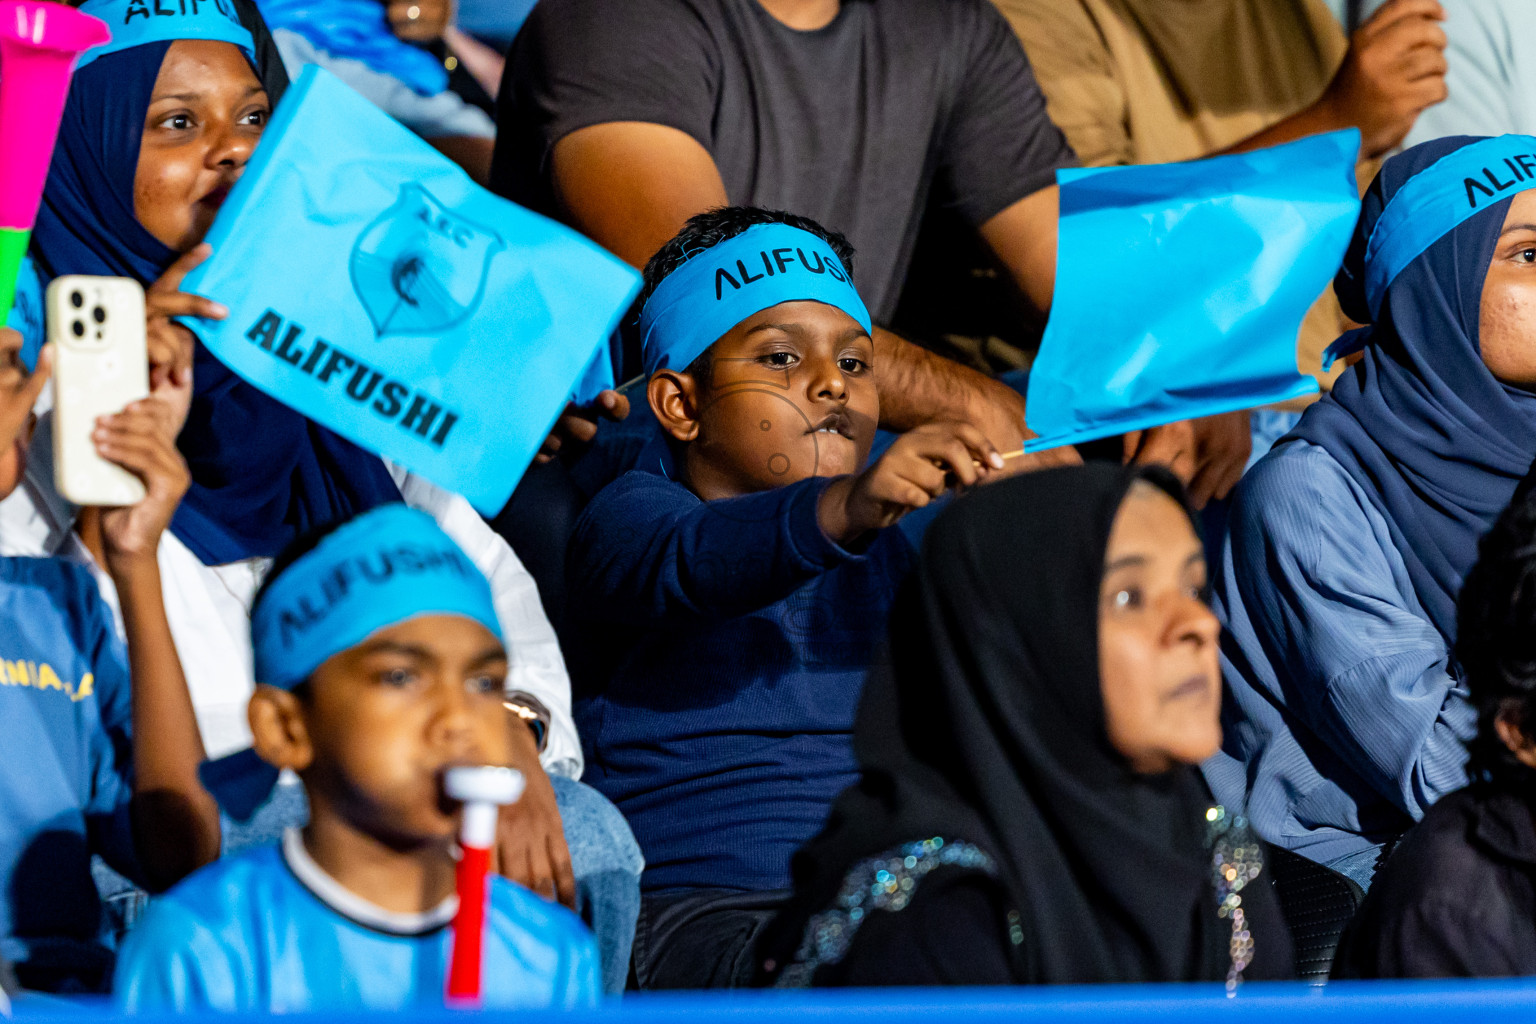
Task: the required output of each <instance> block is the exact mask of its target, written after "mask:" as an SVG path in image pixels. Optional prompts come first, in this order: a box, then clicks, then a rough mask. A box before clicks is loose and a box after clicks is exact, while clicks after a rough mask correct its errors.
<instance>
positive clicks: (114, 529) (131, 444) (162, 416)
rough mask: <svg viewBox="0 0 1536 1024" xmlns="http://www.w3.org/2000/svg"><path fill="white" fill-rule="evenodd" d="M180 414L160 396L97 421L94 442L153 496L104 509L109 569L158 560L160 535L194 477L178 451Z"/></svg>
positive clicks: (103, 518) (134, 404)
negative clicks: (157, 551) (177, 435)
mask: <svg viewBox="0 0 1536 1024" xmlns="http://www.w3.org/2000/svg"><path fill="white" fill-rule="evenodd" d="M178 427H179V421H178V417H177V413H176V410H174V409H173V408H171V406H170V405H168V404H167V403H166V402H164V401H162V400H160V399H158V398H146V399H144V400H142V401H139V402H134V403H133V404H132V405H130V406H128V407H127V408H126V409H124V410H123V411H122V412H120V413H117V414H116V415H113V416H102V417H100V418H98V419H97V421H96V429H95V430H94V431H93V432H92V434H91V439H92V440H93V441H95V442H96V451H97V452H99V453H100V454H101V457H102V458H104V459H106V460H107V461H108V462H115V463H116V464H117V465H119V466H122V467H123V468H124V469H126V470H128V471H129V472H130V473H132V474H133V475H134V476H136V477H138V478H139V479H140V480H142V481H144V489H145V490H146V491H147V492H148V493H146V494H145V496H144V499H143V500H142V501H140V502H139V503H138V504H137V505H130V506H127V507H124V508H114V509H106V510H103V512H102V515H101V532H102V542H103V544H104V546H105V548H106V555H107V567H108V569H110V570H113V571H114V572H115V571H116V570H117V569H119V568H123V567H126V566H128V565H130V564H132V563H133V562H135V561H138V560H143V559H146V558H147V559H149V560H151V561H153V559H154V557H155V552H156V549H157V548H158V547H159V545H160V535H161V534H162V533H164V532H165V528H166V527H167V526H169V525H170V522H171V516H172V515H173V514H174V513H175V512H176V506H177V505H178V504H180V503H181V498H182V495H184V494H186V493H187V486H188V485H189V484H190V483H191V481H192V477H191V474H190V473H188V472H187V464H186V461H185V460H184V459H182V457H181V453H180V452H179V451H177V450H176V432H177V429H178Z"/></svg>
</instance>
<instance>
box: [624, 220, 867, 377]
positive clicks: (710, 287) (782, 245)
mask: <svg viewBox="0 0 1536 1024" xmlns="http://www.w3.org/2000/svg"><path fill="white" fill-rule="evenodd" d="M802 300H811V301H815V302H825V303H826V304H827V305H829V306H835V307H837V308H838V309H840V310H842V311H843V312H844V313H847V314H848V315H849V316H851V317H853V318H854V319H855V320H857V321H858V322H859V326H861V327H863V328H864V330H866V331H872V330H873V329H874V328H873V326H872V325H871V323H870V319H869V310H868V309H866V308H865V307H864V300H863V299H861V298H859V293H858V291H857V290H855V289H854V287H853V282H851V281H850V280H849V279H848V271H847V269H846V268H845V267H844V266H843V263H842V261H841V260H839V259H838V258H837V254H836V253H834V252H833V251H832V247H831V246H829V245H828V244H827V243H826V242H825V241H823V240H822V239H821V238H819V237H818V236H816V235H813V234H811V233H810V232H809V231H802V230H801V229H799V228H792V227H790V226H789V225H787V224H758V225H755V226H754V227H750V228H748V229H747V230H745V231H743V232H742V233H741V234H739V235H735V236H733V237H731V238H727V239H726V240H725V241H723V242H721V243H719V244H718V245H715V246H712V247H711V248H709V249H705V250H704V251H703V252H700V253H697V254H696V255H693V256H691V257H689V259H688V262H686V263H684V264H683V265H682V266H680V267H678V268H677V269H676V270H674V271H672V273H671V274H669V275H668V276H667V277H666V279H665V280H663V281H662V282H661V284H660V285H658V286H657V287H656V290H655V291H654V292H652V293H651V297H650V298H649V299H648V300H646V303H645V308H644V309H643V310H642V311H641V313H640V345H641V356H642V358H643V360H644V363H645V373H646V376H650V375H651V374H653V373H655V372H656V371H657V370H664V369H673V370H681V369H684V368H686V367H687V366H688V364H689V363H691V362H693V361H694V360H695V359H697V358H698V357H699V356H701V355H703V354H704V351H705V349H707V348H709V346H711V345H713V344H714V343H715V342H717V341H719V340H720V338H721V337H722V336H724V335H725V334H726V333H727V332H728V331H730V329H731V328H732V327H735V326H736V325H737V324H739V323H741V322H742V321H743V320H745V319H746V318H747V317H749V316H751V315H753V314H754V313H760V312H762V311H763V310H765V309H767V308H768V307H770V306H777V305H778V304H779V303H781V302H799V301H802Z"/></svg>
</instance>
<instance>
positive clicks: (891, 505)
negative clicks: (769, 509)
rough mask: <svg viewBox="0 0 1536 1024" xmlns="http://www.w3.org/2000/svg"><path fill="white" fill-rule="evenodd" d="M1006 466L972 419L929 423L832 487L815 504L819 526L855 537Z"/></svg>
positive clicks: (844, 538)
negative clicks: (954, 487) (966, 421)
mask: <svg viewBox="0 0 1536 1024" xmlns="http://www.w3.org/2000/svg"><path fill="white" fill-rule="evenodd" d="M1002 468H1003V459H1002V456H1000V455H998V453H997V449H996V448H994V447H992V442H990V441H988V440H987V438H986V435H985V434H983V433H982V432H981V431H980V430H978V429H976V428H975V427H973V426H971V425H970V424H969V423H957V422H947V423H926V424H924V425H923V426H920V427H916V428H914V429H912V430H909V431H907V432H906V433H905V434H902V435H901V436H900V437H899V438H897V439H896V443H895V444H893V445H891V447H890V448H889V449H887V450H886V453H885V454H884V455H882V456H880V459H879V461H878V462H876V463H875V464H874V465H872V466H869V467H868V468H867V469H865V470H864V472H862V473H860V474H858V475H857V476H849V477H843V478H842V479H840V480H838V481H836V482H834V483H833V484H832V486H831V487H828V488H827V490H826V491H825V492H824V493H823V494H822V497H821V504H820V506H819V507H818V508H817V512H818V513H819V517H820V520H821V528H822V529H823V530H824V531H826V534H827V536H829V537H831V538H832V539H833V540H835V541H837V542H838V543H847V542H849V541H854V540H857V539H858V538H859V537H862V536H863V535H864V534H866V533H869V532H870V531H872V530H880V529H883V528H885V527H887V526H890V525H892V524H893V523H895V522H896V521H897V520H898V519H900V518H901V517H902V516H904V515H906V514H907V513H908V512H910V511H912V510H913V509H916V508H922V507H923V506H924V505H927V504H928V503H929V502H930V501H932V500H933V499H934V498H937V497H938V496H939V495H941V494H943V493H944V492H945V491H946V490H948V489H949V488H950V487H951V486H955V485H957V486H960V487H970V486H971V485H973V484H975V483H977V482H978V481H981V480H984V479H986V477H987V475H988V474H990V473H992V472H995V471H997V470H1000V469H1002Z"/></svg>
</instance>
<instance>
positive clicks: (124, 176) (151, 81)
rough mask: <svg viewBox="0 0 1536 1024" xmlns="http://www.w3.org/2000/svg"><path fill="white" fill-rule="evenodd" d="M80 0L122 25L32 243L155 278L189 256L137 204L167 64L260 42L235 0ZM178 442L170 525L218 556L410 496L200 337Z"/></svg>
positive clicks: (64, 137) (270, 552) (108, 269)
mask: <svg viewBox="0 0 1536 1024" xmlns="http://www.w3.org/2000/svg"><path fill="white" fill-rule="evenodd" d="M81 10H83V11H85V12H86V13H88V14H94V15H96V16H97V17H99V18H101V19H103V20H104V21H106V22H107V25H108V26H109V27H110V28H111V30H112V34H113V37H112V41H111V42H110V43H108V44H107V45H106V46H103V47H101V48H99V49H97V50H92V51H90V52H88V53H87V54H85V55H84V57H83V58H82V63H83V66H82V67H81V68H80V70H79V71H77V72H76V73H75V77H74V81H73V82H72V84H71V86H70V90H69V99H68V101H67V103H66V104H65V108H64V117H63V121H62V123H61V125H60V127H59V141H58V146H57V148H56V149H55V150H54V155H53V163H52V165H51V166H50V168H49V172H48V181H47V184H46V185H45V186H44V189H43V200H42V205H41V208H40V209H39V211H38V215H37V226H36V227H35V228H34V230H33V232H32V251H33V253H34V255H35V256H36V257H37V259H38V261H39V263H40V264H41V269H42V270H43V271H44V273H45V274H46V275H47V276H50V277H53V276H58V275H61V274H98V275H107V276H115V277H131V278H134V279H136V280H137V281H139V282H140V283H141V284H143V285H145V286H148V285H150V284H152V283H153V282H154V281H155V280H157V279H158V278H159V277H160V275H161V274H162V273H163V272H164V271H165V269H166V268H167V267H168V266H170V264H171V263H172V262H173V261H174V260H175V259H176V253H175V252H174V251H172V250H171V249H170V248H169V247H167V246H165V245H164V244H162V243H161V242H160V241H158V240H157V239H156V238H155V237H154V236H153V235H151V234H150V233H149V231H148V230H146V229H145V228H144V226H143V225H142V224H140V223H139V221H138V218H137V217H136V216H135V214H134V200H133V183H134V176H135V173H136V171H137V168H138V161H139V144H140V140H141V137H142V134H143V130H144V119H145V115H146V112H147V111H148V109H149V100H150V96H151V95H152V93H153V91H154V85H155V79H156V77H157V76H158V75H159V73H160V65H161V63H162V62H163V61H164V60H165V55H166V53H167V51H169V49H170V47H171V43H172V42H173V41H175V40H177V39H209V40H215V41H219V42H227V43H232V44H233V45H235V46H238V47H240V48H241V50H242V51H243V52H244V53H245V55H246V57H247V59H251V60H252V61H253V66H254V64H255V61H254V56H253V51H254V44H253V41H252V37H251V34H250V32H248V31H247V30H246V29H245V28H244V27H242V26H241V24H240V22H239V20H238V19H237V18H236V16H235V14H234V11H233V7H232V5H231V4H230V3H229V0H164V2H158V3H157V2H156V0H147V2H146V0H88V2H87V3H85V4H83V5H82V6H81ZM157 10H158V11H167V12H172V13H165V14H158V15H157V14H155V13H154V12H155V11H157ZM258 73H259V69H258ZM177 443H178V445H179V446H180V448H181V451H182V454H183V455H185V456H186V459H187V464H188V467H189V468H190V469H191V472H192V485H191V488H190V489H189V490H188V492H187V495H186V497H185V498H184V499H183V501H182V503H181V507H180V508H179V509H178V510H177V512H176V518H175V519H174V520H173V521H172V523H171V529H172V532H174V533H175V534H176V536H177V537H178V538H180V540H181V541H182V543H184V544H186V545H187V547H188V548H189V549H191V551H192V552H193V553H194V554H196V555H197V556H198V558H200V559H201V560H202V561H203V562H204V563H206V564H209V565H220V564H224V563H227V562H236V561H241V560H243V559H247V558H255V557H271V556H274V555H276V554H277V553H278V552H279V551H281V550H282V549H283V548H284V547H285V546H286V545H287V544H288V543H290V542H291V541H293V540H294V539H295V538H296V537H298V536H300V535H302V534H304V533H307V532H309V531H311V530H314V529H318V528H320V527H322V526H324V525H326V524H328V523H332V522H336V521H339V520H341V519H345V518H347V517H348V516H351V515H354V514H356V513H358V512H362V511H365V510H366V509H369V508H372V507H373V506H375V505H378V504H380V503H381V502H385V501H398V500H399V498H400V492H399V490H398V488H396V487H395V484H394V481H393V480H392V479H391V477H390V475H389V472H388V470H387V469H386V468H385V466H384V464H383V462H381V461H380V460H379V459H378V458H377V457H376V456H374V455H372V454H370V453H368V452H365V451H363V450H362V449H361V448H358V447H357V446H356V445H354V444H352V443H351V442H349V441H346V440H344V439H343V438H341V437H339V436H338V435H336V434H333V433H331V432H330V431H329V430H326V429H325V428H323V427H320V426H318V425H316V424H314V423H312V422H310V421H309V420H307V419H305V418H304V417H303V416H301V415H299V414H298V413H296V412H294V411H293V410H291V409H289V408H288V407H287V406H285V405H283V404H281V403H280V402H277V401H276V400H274V399H272V398H269V397H267V396H266V395H265V394H263V393H262V392H260V391H258V390H257V389H256V388H254V387H252V386H251V385H249V384H247V383H245V381H243V380H241V379H240V378H239V377H237V376H236V375H235V374H234V373H233V372H231V371H230V370H229V369H228V368H227V367H225V366H224V365H223V364H222V363H220V362H219V361H218V360H217V359H215V358H214V357H213V356H212V355H210V354H209V353H208V351H207V350H206V349H204V348H203V346H202V345H201V344H199V345H198V346H197V349H196V354H195V356H194V358H193V396H192V408H191V412H190V414H189V415H188V417H187V425H186V427H185V429H184V430H183V431H182V433H181V437H180V438H179V439H178V442H177Z"/></svg>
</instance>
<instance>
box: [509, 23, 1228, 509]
mask: <svg viewBox="0 0 1536 1024" xmlns="http://www.w3.org/2000/svg"><path fill="white" fill-rule="evenodd" d="M500 103H501V106H500V110H499V117H498V120H499V125H498V128H499V133H498V140H497V148H496V158H495V162H494V165H493V167H492V185H493V187H494V188H495V189H496V190H497V191H498V192H500V193H501V194H503V195H505V196H508V197H509V198H511V199H513V200H516V201H517V202H520V203H522V204H523V205H526V206H529V207H532V208H533V209H536V210H539V211H541V212H544V213H546V214H549V215H551V216H554V217H556V218H558V219H561V220H563V221H565V222H567V223H569V224H572V225H573V226H575V227H576V228H578V229H579V230H581V231H583V232H584V233H586V234H587V235H589V236H590V237H592V238H593V239H595V240H597V241H598V242H600V243H601V244H603V245H604V246H606V247H607V248H608V249H610V250H611V251H613V252H615V253H616V254H618V255H619V256H620V257H622V258H623V259H625V260H627V261H629V262H630V263H632V264H634V265H636V266H640V265H643V264H644V262H645V261H646V259H648V258H649V257H650V255H651V254H652V253H653V252H655V251H656V249H658V248H659V247H660V246H661V244H662V243H663V242H665V241H666V240H667V239H668V238H670V237H672V235H674V234H675V233H676V232H677V230H678V229H679V228H680V227H681V226H682V223H683V222H684V221H685V220H686V219H687V218H688V217H690V216H692V215H693V214H695V213H699V212H701V211H703V210H706V209H710V208H713V207H718V206H724V205H727V204H736V205H751V206H760V207H768V208H773V209H784V210H789V211H792V212H794V213H797V214H800V215H802V216H806V217H810V218H812V219H814V220H817V221H819V222H821V223H823V224H825V225H827V226H828V227H831V228H833V229H835V230H837V231H840V232H842V233H843V234H844V235H846V236H847V237H848V238H849V240H850V241H851V242H852V243H853V245H854V247H855V249H856V250H857V252H858V260H857V267H858V269H857V271H856V276H857V277H858V285H859V288H860V291H861V292H862V293H863V294H864V295H865V296H866V297H867V299H868V301H869V306H870V311H871V313H872V314H873V316H874V319H875V322H876V324H877V325H878V324H881V323H882V322H888V319H889V316H890V314H891V312H892V310H893V308H894V306H895V303H896V297H897V292H898V291H899V290H900V287H901V283H902V280H903V278H904V276H905V274H906V270H907V265H908V263H909V261H910V259H911V256H912V249H913V246H914V243H915V241H916V237H917V231H918V227H919V222H920V220H921V218H922V214H923V211H924V209H925V208H926V206H927V204H928V201H929V200H930V198H937V199H938V200H939V201H940V202H942V203H944V204H946V205H948V206H949V207H950V208H951V209H953V210H954V211H956V212H957V213H959V214H960V215H961V216H962V217H963V218H964V219H965V220H966V221H968V222H969V223H971V224H972V225H974V226H975V228H976V229H977V231H978V232H979V233H980V235H981V237H982V238H983V239H984V240H985V242H986V243H987V245H988V246H989V247H990V248H991V250H992V252H993V253H994V254H995V255H996V256H997V257H998V260H999V262H1000V263H1001V264H1002V265H1003V267H1005V268H1006V269H1007V270H1008V271H1009V272H1010V274H1011V276H1012V277H1013V279H1014V281H1015V282H1016V283H1017V284H1018V285H1019V287H1020V289H1021V290H1022V291H1023V293H1024V294H1025V295H1026V296H1027V297H1028V298H1029V299H1030V300H1031V301H1032V302H1033V303H1034V304H1035V305H1036V306H1037V307H1039V308H1040V309H1042V310H1044V309H1048V308H1049V306H1050V300H1051V291H1052V287H1053V284H1054V277H1055V264H1056V214H1057V208H1056V189H1055V186H1054V175H1055V171H1056V169H1057V168H1059V167H1063V166H1069V165H1071V164H1072V163H1073V162H1074V158H1073V155H1072V152H1071V150H1070V148H1069V147H1068V146H1067V143H1066V140H1065V138H1064V137H1063V136H1062V134H1061V133H1060V132H1059V131H1058V130H1057V129H1056V127H1055V126H1054V125H1053V124H1051V122H1050V121H1049V119H1048V118H1047V117H1046V112H1045V101H1044V98H1043V97H1042V95H1041V93H1040V90H1039V87H1038V86H1037V85H1036V83H1035V79H1034V76H1033V74H1032V73H1031V71H1030V69H1029V64H1028V61H1027V60H1026V58H1025V56H1024V51H1023V49H1022V47H1021V46H1020V45H1019V43H1018V40H1017V39H1016V37H1015V36H1014V35H1013V33H1012V31H1011V30H1010V29H1009V27H1008V25H1007V23H1006V22H1005V21H1004V20H1003V18H1002V17H1001V15H999V14H998V13H997V11H996V10H995V9H994V8H993V7H992V5H991V4H990V3H987V2H986V0H846V2H841V3H840V2H839V0H541V3H540V4H539V5H538V7H536V8H535V9H534V12H533V14H532V15H531V16H530V18H529V20H528V22H527V23H526V24H525V26H524V27H523V29H522V32H521V33H520V34H519V36H518V38H517V40H516V42H515V43H514V44H513V47H512V50H511V52H510V54H509V59H508V62H507V69H506V74H505V77H504V78H503V81H502V87H501V92H500ZM875 342H876V359H875V367H876V371H875V372H876V377H877V382H878V386H879V390H880V409H881V419H882V425H883V426H885V427H888V428H890V429H894V430H904V429H908V428H910V427H913V426H916V425H917V424H919V423H923V422H928V421H932V420H935V419H964V420H969V421H970V422H973V423H975V424H976V425H978V426H979V427H981V428H982V429H983V430H984V431H985V432H986V433H987V434H988V436H989V437H990V439H991V440H992V442H993V443H994V444H995V445H996V446H997V447H998V449H999V450H1000V451H1012V450H1016V449H1017V448H1019V446H1020V443H1021V438H1022V437H1023V436H1024V435H1025V431H1026V427H1025V424H1024V402H1023V399H1022V398H1021V397H1020V396H1019V394H1018V393H1017V392H1015V391H1013V390H1012V389H1010V388H1008V387H1006V386H1005V385H1002V384H1000V383H998V382H997V381H994V380H991V379H990V378H987V377H985V376H984V375H982V374H979V373H976V372H974V371H972V370H969V369H967V368H965V367H962V366H960V365H958V364H956V363H953V362H950V361H948V360H945V359H943V358H941V357H938V356H936V355H933V354H932V353H929V352H927V351H925V350H923V349H920V348H918V347H917V346H915V345H911V344H908V343H907V342H905V341H903V340H902V339H900V338H898V337H896V336H895V335H894V334H891V333H890V332H889V331H887V330H882V329H879V328H878V327H877V329H876V332H875ZM570 422H571V421H569V420H567V421H566V424H567V426H569V424H570ZM1244 423H1245V419H1244ZM1234 427H1236V429H1234ZM557 433H559V432H558V431H557ZM571 433H572V432H568V434H567V436H571ZM573 433H574V435H575V436H583V435H582V433H581V431H580V430H579V429H578V430H577V431H575V432H573ZM1146 435H1147V436H1146V438H1145V439H1144V440H1143V443H1142V445H1141V449H1140V457H1141V458H1143V459H1145V460H1148V461H1163V462H1168V463H1170V464H1172V465H1174V466H1175V468H1176V469H1179V470H1180V471H1181V472H1183V473H1184V474H1185V475H1186V476H1187V475H1189V474H1191V473H1192V472H1193V471H1194V470H1195V469H1196V468H1197V466H1196V463H1197V462H1199V463H1200V464H1201V465H1203V466H1204V467H1205V469H1206V472H1207V473H1210V472H1212V468H1213V467H1214V469H1215V471H1216V473H1217V475H1219V476H1221V477H1222V478H1223V480H1222V483H1223V484H1224V486H1221V487H1220V488H1219V491H1220V492H1221V493H1225V491H1226V489H1227V488H1228V487H1230V485H1231V484H1232V483H1235V482H1236V480H1237V477H1238V475H1239V474H1240V472H1241V469H1242V465H1243V462H1244V460H1245V459H1246V457H1247V452H1248V439H1247V434H1246V429H1245V427H1244V426H1243V425H1242V424H1238V423H1236V421H1235V419H1234V418H1233V417H1215V418H1213V419H1212V420H1207V421H1199V422H1198V423H1197V424H1187V423H1186V424H1174V425H1172V426H1170V427H1165V428H1160V429H1158V430H1154V431H1147V432H1146ZM586 436H590V434H587V435H586ZM1061 461H1076V454H1075V453H1074V452H1073V451H1072V450H1071V449H1061V450H1058V451H1055V452H1045V453H1041V454H1040V455H1038V456H1032V457H1030V458H1028V459H1016V460H1011V464H1012V466H1016V467H1019V468H1034V467H1037V466H1040V465H1047V464H1052V463H1057V462H1061ZM1228 478H1229V479H1228Z"/></svg>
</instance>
